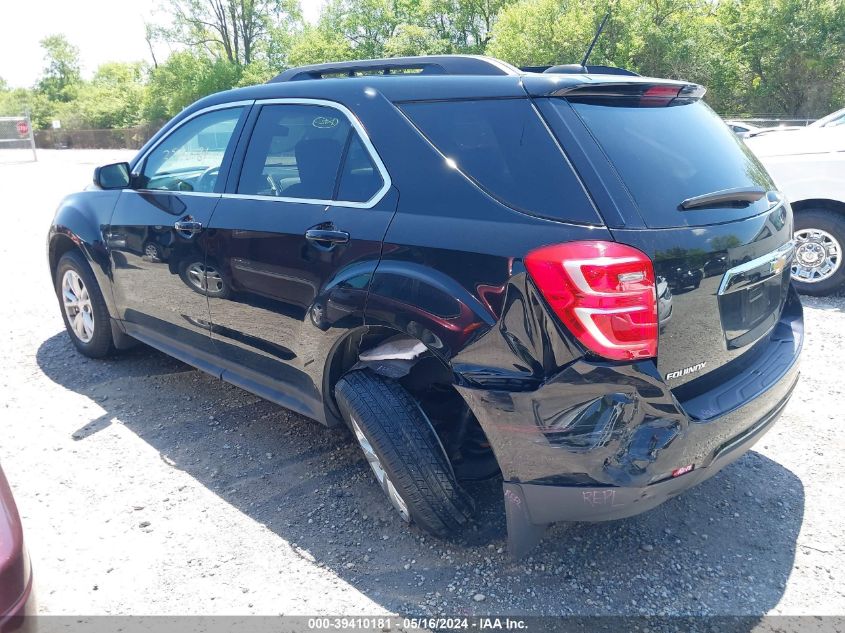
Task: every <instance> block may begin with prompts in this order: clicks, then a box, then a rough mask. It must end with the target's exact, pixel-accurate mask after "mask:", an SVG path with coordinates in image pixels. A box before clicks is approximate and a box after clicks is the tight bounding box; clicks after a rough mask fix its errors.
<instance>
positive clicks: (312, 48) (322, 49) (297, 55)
mask: <svg viewBox="0 0 845 633" xmlns="http://www.w3.org/2000/svg"><path fill="white" fill-rule="evenodd" d="M355 57H356V55H355V51H354V50H353V49H352V46H351V44H350V43H349V41H348V40H347V39H346V38H345V37H344V36H343V34H342V33H341V32H340V31H338V30H333V29H331V28H328V26H327V25H326V24H325V23H323V22H321V23H320V24H319V25H317V26H307V27H305V29H304V30H303V31H302V33H301V34H300V35H299V36H298V37H297V38H295V39H294V41H293V43H292V44H291V48H290V54H289V56H288V60H287V61H288V64H289V65H290V66H303V65H306V64H320V63H323V62H329V61H333V62H336V61H345V60H350V59H355Z"/></svg>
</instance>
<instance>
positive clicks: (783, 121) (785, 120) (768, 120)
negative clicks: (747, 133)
mask: <svg viewBox="0 0 845 633" xmlns="http://www.w3.org/2000/svg"><path fill="white" fill-rule="evenodd" d="M722 118H724V119H725V120H726V121H738V122H739V123H748V124H749V125H753V126H755V127H806V126H808V125H810V123H812V122H813V121H815V120H816V119H802V118H789V117H784V116H781V115H777V114H755V115H751V116H749V115H745V116H724V117H722Z"/></svg>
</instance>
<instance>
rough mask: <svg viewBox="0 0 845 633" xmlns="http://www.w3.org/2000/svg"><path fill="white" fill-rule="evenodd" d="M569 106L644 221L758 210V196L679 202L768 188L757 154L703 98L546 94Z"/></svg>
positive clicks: (687, 221)
mask: <svg viewBox="0 0 845 633" xmlns="http://www.w3.org/2000/svg"><path fill="white" fill-rule="evenodd" d="M550 101H551V102H552V105H553V107H554V108H562V109H566V108H569V107H570V104H571V107H572V108H573V109H574V110H575V112H576V113H577V114H578V116H579V117H580V118H581V120H582V121H583V122H584V124H585V125H586V127H587V128H588V129H589V132H590V133H591V134H592V136H593V138H594V139H595V140H596V141H597V142H598V144H599V146H600V147H601V148H602V150H603V151H604V153H605V155H606V156H607V158H608V160H609V161H610V163H611V164H612V165H613V168H614V169H615V170H616V172H617V173H618V174H619V177H620V178H621V179H622V181H623V182H624V184H625V186H626V187H627V189H628V191H629V192H630V194H631V197H632V198H633V199H634V201H635V202H636V204H637V206H638V207H639V211H640V214H641V216H642V218H643V221H644V222H645V223H646V225H647V226H649V227H652V228H667V227H677V226H701V225H706V224H714V223H719V222H728V221H732V220H738V219H742V218H746V217H750V216H752V215H756V214H757V213H760V212H762V211H765V210H766V209H767V208H768V206H769V204H770V203H769V202H768V200H767V199H766V197H765V196H764V197H763V198H761V199H760V200H758V201H757V202H754V203H751V204H747V203H728V204H723V205H722V206H714V207H712V208H698V209H689V210H682V209H681V207H680V205H681V203H682V202H683V201H684V200H686V199H688V198H692V197H695V196H701V195H704V194H708V193H713V192H716V191H722V190H725V189H735V188H736V189H740V188H741V189H745V188H753V187H759V188H762V189H765V190H766V191H769V190H772V189H773V188H774V186H773V184H772V181H771V179H770V178H769V176H768V174H767V173H766V171H765V169H764V168H763V167H762V165H761V164H760V162H759V161H758V160H757V159H756V157H755V156H754V155H753V154H752V153H751V150H749V149H748V147H746V145H745V143H744V142H743V141H742V140H740V139H738V138H737V136H736V135H735V134H734V133H733V132H731V130H730V128H729V127H728V126H727V125H725V123H724V122H723V121H722V119H721V118H719V116H718V115H717V114H716V113H715V112H713V111H712V110H711V109H710V108H709V107H708V106H707V105H706V104H705V103H703V102H701V101H696V102H693V103H686V104H683V105H671V106H663V107H643V106H638V105H637V104H632V103H631V102H630V100H627V99H624V100H623V99H619V100H618V103H615V102H614V101H613V100H611V99H602V100H596V101H591V100H590V99H588V98H585V99H571V100H570V101H569V102H567V101H564V100H563V99H551V100H550Z"/></svg>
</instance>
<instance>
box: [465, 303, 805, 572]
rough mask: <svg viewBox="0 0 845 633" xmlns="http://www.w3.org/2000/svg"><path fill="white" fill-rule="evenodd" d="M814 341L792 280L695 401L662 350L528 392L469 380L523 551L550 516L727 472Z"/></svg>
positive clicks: (631, 509) (626, 508)
mask: <svg viewBox="0 0 845 633" xmlns="http://www.w3.org/2000/svg"><path fill="white" fill-rule="evenodd" d="M802 344H803V315H802V311H801V305H800V301H799V300H798V297H797V295H795V294H794V291H791V296H790V301H789V302H788V303H787V306H786V308H785V309H784V313H783V316H782V318H781V320H780V322H779V323H778V324H777V326H776V327H775V329H774V330H773V331H772V333H771V335H770V337H769V338H768V340H767V341H766V343H765V344H764V345H762V346H761V347H760V348H759V349H757V350H755V352H754V354H753V359H752V360H751V361H745V363H744V366H743V367H742V368H739V369H737V370H736V371H735V372H734V375H732V376H726V377H724V380H721V381H719V382H718V384H716V385H712V386H711V388H709V390H707V391H704V392H701V393H697V394H695V395H694V396H691V397H689V398H688V399H687V400H685V401H684V402H679V401H678V400H677V399H676V398H675V396H674V394H673V393H672V391H671V390H670V389H669V387H668V386H667V385H666V384H665V382H664V381H663V380H662V379H661V377H660V375H659V374H658V373H657V370H656V368H655V366H654V363H653V362H642V363H636V364H633V365H625V366H618V365H617V366H614V365H611V364H605V363H592V362H588V361H586V360H581V361H578V362H576V363H574V364H573V365H570V366H569V367H567V368H566V369H565V370H563V371H562V372H561V373H560V374H558V375H557V376H554V377H553V378H551V379H550V380H548V381H547V382H545V383H544V384H543V385H542V386H541V387H540V388H538V389H536V390H533V391H526V392H504V391H483V390H477V389H463V388H462V390H461V391H462V394H463V395H464V397H465V399H466V400H467V402H468V403H469V405H470V407H471V408H472V409H473V412H474V413H475V414H476V416H477V417H478V419H479V422H480V423H481V425H482V427H483V428H484V431H485V433H486V434H487V437H488V439H489V440H490V443H491V445H492V447H493V450H494V452H495V453H496V457H497V459H498V461H499V464H500V467H501V469H502V473H503V476H504V479H505V483H504V494H505V509H506V512H507V519H508V534H509V538H510V545H511V548H512V552H513V553H514V554H515V555H521V554H522V553H524V552H525V551H527V550H528V549H530V548H531V547H532V546H533V545H534V544H535V543H536V542H537V541H538V540H539V538H540V537H541V536H542V533H543V531H544V529H545V527H546V526H547V525H548V524H550V523H553V522H556V521H606V520H612V519H620V518H624V517H629V516H633V515H635V514H639V513H641V512H645V511H647V510H650V509H652V508H654V507H655V506H657V505H659V504H661V503H663V502H664V501H666V500H668V499H670V498H672V497H674V496H676V495H678V494H680V493H681V492H683V491H684V490H686V489H688V488H690V487H692V486H694V485H696V484H698V483H701V482H702V481H704V480H705V479H708V478H709V477H712V476H713V475H715V474H716V473H717V472H719V470H721V469H722V468H724V467H725V466H726V465H728V464H730V463H731V462H732V461H734V460H735V459H737V458H738V457H740V456H741V455H742V454H743V453H745V452H746V451H747V450H748V449H749V448H750V447H751V446H752V445H753V444H754V443H755V442H756V441H757V440H759V439H760V437H761V436H762V435H763V434H765V433H766V431H768V430H769V429H770V428H771V427H772V426H773V425H774V423H775V421H776V420H777V418H778V417H779V416H780V414H781V412H782V411H783V409H784V407H785V406H786V404H787V402H788V401H789V398H790V396H791V395H792V392H793V390H794V388H795V385H796V383H797V380H798V371H799V358H800V352H801V346H802ZM751 355H752V354H751V353H750V352H749V356H751ZM690 466H691V467H692V470H690V471H689V472H686V473H685V474H682V475H678V476H675V477H673V471H676V470H677V469H681V468H688V467H690Z"/></svg>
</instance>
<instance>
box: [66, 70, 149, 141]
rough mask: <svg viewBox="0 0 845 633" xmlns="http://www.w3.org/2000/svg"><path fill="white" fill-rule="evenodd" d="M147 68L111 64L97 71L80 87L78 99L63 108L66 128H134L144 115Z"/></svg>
mask: <svg viewBox="0 0 845 633" xmlns="http://www.w3.org/2000/svg"><path fill="white" fill-rule="evenodd" d="M145 74H146V73H145V66H144V65H143V64H142V63H140V62H136V63H120V62H111V63H108V64H103V65H102V66H100V67H99V68H98V69H97V72H96V73H95V74H94V78H93V79H92V80H91V81H90V82H86V83H84V84H83V85H82V86H80V88H79V91H78V96H77V98H76V99H75V100H74V101H73V102H70V103H69V104H67V105H68V106H70V107H65V108H62V110H64V112H63V113H62V116H60V117H59V118H61V119H62V122H63V125H65V126H66V127H84V128H90V129H101V128H104V129H108V128H125V127H133V126H136V125H138V124H139V123H141V120H142V115H143V103H144V95H145V93H146V86H145V83H144V81H145Z"/></svg>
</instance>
